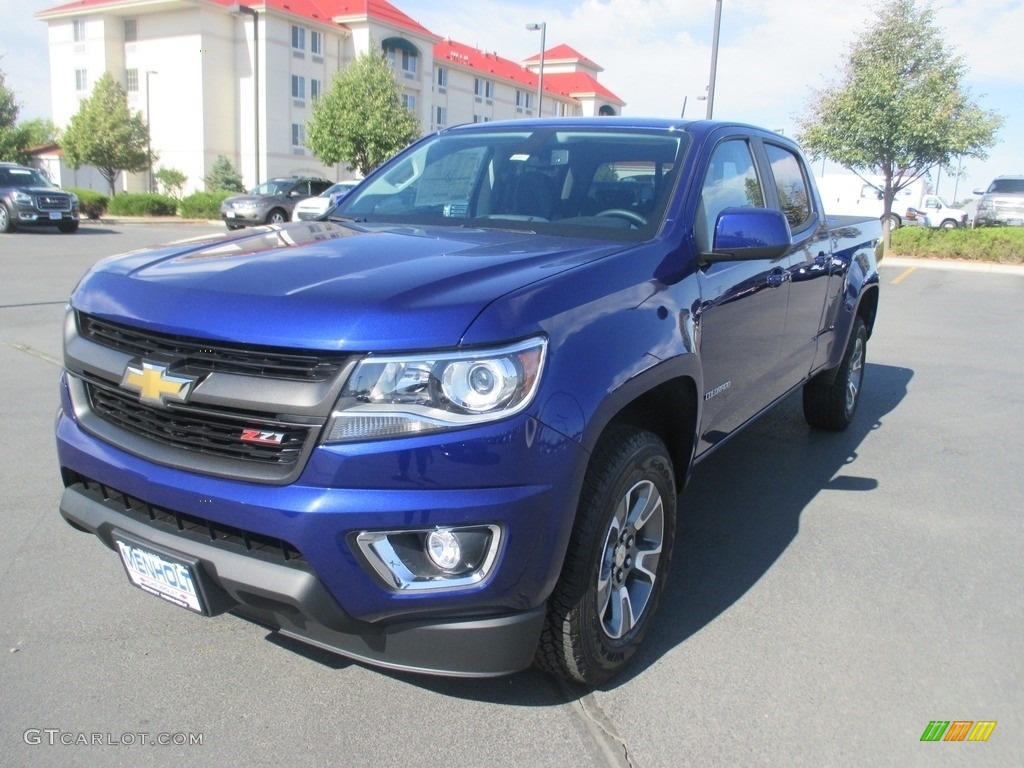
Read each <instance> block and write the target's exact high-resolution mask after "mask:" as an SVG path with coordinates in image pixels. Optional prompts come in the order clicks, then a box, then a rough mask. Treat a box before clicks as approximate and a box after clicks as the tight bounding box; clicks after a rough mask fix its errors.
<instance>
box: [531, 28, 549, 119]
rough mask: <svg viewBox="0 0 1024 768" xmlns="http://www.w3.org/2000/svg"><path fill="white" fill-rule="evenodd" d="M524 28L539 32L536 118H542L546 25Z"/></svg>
mask: <svg viewBox="0 0 1024 768" xmlns="http://www.w3.org/2000/svg"><path fill="white" fill-rule="evenodd" d="M526 28H527V29H528V30H530V31H531V32H536V31H537V30H538V29H539V30H540V75H539V77H538V78H537V117H543V115H542V114H541V110H542V109H543V108H544V49H545V47H546V44H545V39H544V38H545V36H546V34H547V30H548V23H547V22H546V21H542V22H540V23H539V24H527V25H526Z"/></svg>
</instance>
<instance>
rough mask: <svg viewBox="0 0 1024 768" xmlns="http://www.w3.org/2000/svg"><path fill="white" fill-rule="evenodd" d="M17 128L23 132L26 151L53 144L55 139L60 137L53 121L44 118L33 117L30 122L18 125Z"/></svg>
mask: <svg viewBox="0 0 1024 768" xmlns="http://www.w3.org/2000/svg"><path fill="white" fill-rule="evenodd" d="M18 127H19V128H21V129H22V130H23V131H24V135H25V139H26V144H25V147H26V149H31V148H32V147H39V146H42V145H44V144H55V143H56V142H57V137H58V136H59V135H60V131H58V130H57V126H56V125H55V124H54V122H53V120H49V119H47V118H45V117H34V118H32V119H31V120H26V121H25V122H23V123H20V124H19V126H18Z"/></svg>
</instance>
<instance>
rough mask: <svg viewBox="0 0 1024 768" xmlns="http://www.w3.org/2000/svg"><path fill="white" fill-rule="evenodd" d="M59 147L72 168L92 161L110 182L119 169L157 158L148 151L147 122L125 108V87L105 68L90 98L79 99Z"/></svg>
mask: <svg viewBox="0 0 1024 768" xmlns="http://www.w3.org/2000/svg"><path fill="white" fill-rule="evenodd" d="M61 149H63V150H64V157H65V159H66V160H67V162H68V165H70V166H71V167H72V168H81V167H82V166H83V165H92V166H95V167H96V169H97V170H98V171H99V172H100V175H101V176H103V178H104V179H106V180H107V184H109V185H110V194H111V196H113V195H114V194H115V192H114V182H115V181H116V180H117V177H118V176H120V175H121V172H122V171H129V172H131V173H137V172H139V171H144V170H146V169H147V168H149V167H150V164H151V163H152V162H153V161H154V160H155V159H156V155H152V154H151V153H150V151H149V126H148V125H147V124H146V121H145V120H144V119H143V117H142V113H141V112H135V113H133V112H132V111H131V110H130V109H129V108H128V97H127V95H126V94H125V90H124V88H122V87H121V85H120V84H119V83H117V82H116V81H115V80H114V78H113V77H111V76H110V73H109V72H104V73H103V75H102V76H101V77H100V79H99V80H97V81H96V85H95V87H94V88H93V91H92V94H91V95H90V96H89V98H87V99H85V100H83V101H82V103H81V105H80V106H79V108H78V112H77V113H76V114H75V115H74V116H73V117H72V118H71V122H70V123H68V127H67V129H66V130H65V131H64V133H63V135H62V136H61Z"/></svg>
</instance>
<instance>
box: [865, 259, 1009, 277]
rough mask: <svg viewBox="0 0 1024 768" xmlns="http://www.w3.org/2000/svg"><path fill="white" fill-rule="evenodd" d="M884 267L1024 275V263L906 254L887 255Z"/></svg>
mask: <svg viewBox="0 0 1024 768" xmlns="http://www.w3.org/2000/svg"><path fill="white" fill-rule="evenodd" d="M880 266H883V267H903V268H904V269H907V268H910V267H919V268H921V269H950V270H956V271H958V272H985V273H988V274H998V275H1019V276H1022V277H1024V264H995V263H993V262H989V261H956V260H955V259H914V258H907V257H905V256H886V257H885V258H883V259H882V261H881V264H880Z"/></svg>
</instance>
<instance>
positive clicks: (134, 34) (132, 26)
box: [124, 19, 139, 43]
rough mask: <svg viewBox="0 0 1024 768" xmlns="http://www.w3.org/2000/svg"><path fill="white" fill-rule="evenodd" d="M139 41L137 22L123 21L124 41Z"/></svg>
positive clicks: (133, 20)
mask: <svg viewBox="0 0 1024 768" xmlns="http://www.w3.org/2000/svg"><path fill="white" fill-rule="evenodd" d="M138 39H139V22H138V21H137V20H136V19H125V20H124V41H125V42H126V43H134V42H135V41H136V40H138Z"/></svg>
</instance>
